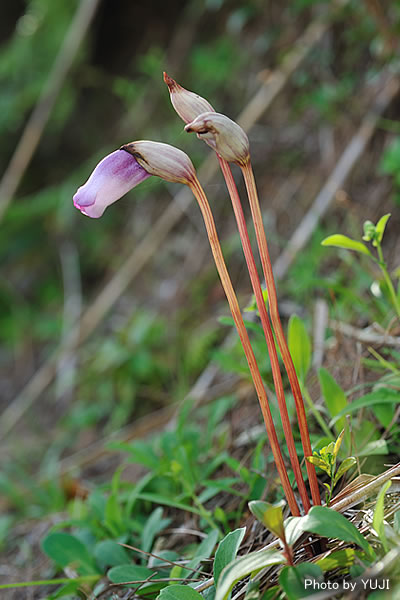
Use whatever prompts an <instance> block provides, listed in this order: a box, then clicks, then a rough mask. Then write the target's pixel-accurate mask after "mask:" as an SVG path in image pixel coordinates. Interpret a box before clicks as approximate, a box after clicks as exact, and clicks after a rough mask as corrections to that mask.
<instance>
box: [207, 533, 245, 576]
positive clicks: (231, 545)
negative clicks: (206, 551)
mask: <svg viewBox="0 0 400 600" xmlns="http://www.w3.org/2000/svg"><path fill="white" fill-rule="evenodd" d="M245 533H246V527H240V528H239V529H235V531H230V532H229V533H228V535H226V536H225V537H224V539H223V540H221V542H220V543H219V544H218V548H217V551H216V553H215V559H214V581H215V584H217V583H218V580H219V577H220V575H221V572H222V570H223V569H224V568H225V567H226V565H228V564H229V563H230V562H232V561H233V560H234V559H235V558H236V554H237V552H238V550H239V547H240V544H241V542H242V540H243V537H244V534H245Z"/></svg>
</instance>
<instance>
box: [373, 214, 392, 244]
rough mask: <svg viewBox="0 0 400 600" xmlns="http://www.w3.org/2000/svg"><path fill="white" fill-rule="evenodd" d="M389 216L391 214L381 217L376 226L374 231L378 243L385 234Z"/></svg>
mask: <svg viewBox="0 0 400 600" xmlns="http://www.w3.org/2000/svg"><path fill="white" fill-rule="evenodd" d="M390 216H391V213H387V214H386V215H383V217H381V218H380V219H379V221H378V222H377V224H376V227H375V230H376V233H377V236H378V241H379V242H381V241H382V238H383V234H384V233H385V227H386V223H387V222H388V220H389V218H390Z"/></svg>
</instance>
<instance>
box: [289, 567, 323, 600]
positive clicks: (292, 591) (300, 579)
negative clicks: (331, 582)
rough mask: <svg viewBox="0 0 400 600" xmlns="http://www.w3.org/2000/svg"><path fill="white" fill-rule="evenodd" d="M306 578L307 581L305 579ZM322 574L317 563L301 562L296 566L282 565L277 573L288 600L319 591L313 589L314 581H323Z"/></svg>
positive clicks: (304, 596) (294, 599) (295, 599)
mask: <svg viewBox="0 0 400 600" xmlns="http://www.w3.org/2000/svg"><path fill="white" fill-rule="evenodd" d="M306 580H307V581H306ZM323 580H324V574H323V572H322V570H321V568H320V567H319V566H318V565H314V564H312V563H307V562H304V563H301V564H300V565H297V566H296V567H284V568H283V569H282V571H281V572H280V574H279V583H280V584H281V587H282V589H283V591H284V592H285V593H286V597H287V599H288V600H299V599H300V598H306V597H307V596H312V595H313V594H317V593H318V592H319V589H318V587H317V586H316V588H317V589H314V586H313V585H312V583H313V582H314V581H323Z"/></svg>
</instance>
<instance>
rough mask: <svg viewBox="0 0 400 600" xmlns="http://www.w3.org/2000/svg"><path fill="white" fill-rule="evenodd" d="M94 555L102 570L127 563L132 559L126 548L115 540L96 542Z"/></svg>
mask: <svg viewBox="0 0 400 600" xmlns="http://www.w3.org/2000/svg"><path fill="white" fill-rule="evenodd" d="M94 557H95V559H96V562H97V564H98V565H99V567H100V568H101V569H102V570H104V569H105V568H106V567H116V566H117V565H122V564H127V563H129V560H130V556H129V554H128V552H127V551H126V550H125V548H123V547H122V546H121V545H120V544H117V542H114V541H113V540H104V541H102V542H99V543H98V544H96V546H95V549H94Z"/></svg>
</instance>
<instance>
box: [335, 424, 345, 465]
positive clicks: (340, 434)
mask: <svg viewBox="0 0 400 600" xmlns="http://www.w3.org/2000/svg"><path fill="white" fill-rule="evenodd" d="M344 432H345V430H344V429H342V431H341V432H340V433H339V436H338V438H337V440H336V442H335V445H334V446H333V457H334V459H335V462H336V459H337V455H338V454H339V450H340V446H341V445H342V441H343V437H344Z"/></svg>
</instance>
